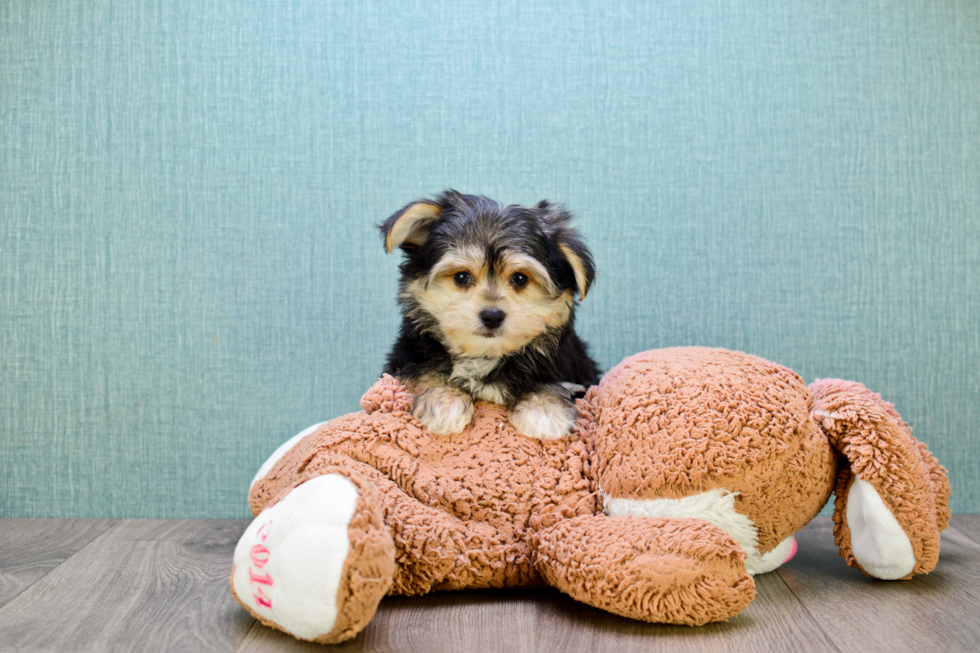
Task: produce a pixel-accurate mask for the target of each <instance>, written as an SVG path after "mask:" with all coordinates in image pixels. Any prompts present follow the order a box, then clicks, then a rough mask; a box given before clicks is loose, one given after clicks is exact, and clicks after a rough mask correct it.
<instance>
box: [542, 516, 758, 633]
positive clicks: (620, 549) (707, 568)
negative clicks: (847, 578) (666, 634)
mask: <svg viewBox="0 0 980 653" xmlns="http://www.w3.org/2000/svg"><path fill="white" fill-rule="evenodd" d="M535 545H536V564H537V567H538V570H539V571H540V572H541V575H542V576H543V577H544V578H545V580H547V581H548V583H549V584H550V585H552V586H554V587H556V588H558V589H560V590H561V591H563V592H565V593H566V594H568V595H569V596H571V597H572V598H574V599H576V600H579V601H582V602H583V603H587V604H589V605H591V606H594V607H597V608H601V609H603V610H607V611H609V612H612V613H615V614H618V615H622V616H624V617H629V618H631V619H639V620H642V621H650V622H654V623H671V624H683V625H688V626H698V625H701V624H705V623H709V622H712V621H724V620H726V619H728V618H729V617H733V616H735V615H736V614H738V613H739V612H741V611H742V610H743V609H744V608H745V607H746V606H747V605H748V604H749V603H750V602H751V601H752V598H753V597H754V596H755V583H754V581H753V580H752V577H751V576H749V575H748V574H747V573H746V571H745V564H744V561H745V552H744V551H743V549H742V547H741V546H739V544H738V543H737V542H736V541H735V540H734V539H732V538H731V536H729V535H728V534H727V533H725V531H723V530H721V529H720V528H718V527H717V526H713V525H712V524H709V523H708V522H706V521H702V520H700V519H664V518H654V517H606V516H605V515H584V516H580V517H575V518H573V519H566V520H563V521H560V522H558V523H557V524H555V525H554V526H552V527H550V528H546V529H544V530H543V531H541V532H540V533H538V534H537V535H536V537H535Z"/></svg>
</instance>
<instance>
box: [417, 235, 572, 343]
mask: <svg viewBox="0 0 980 653" xmlns="http://www.w3.org/2000/svg"><path fill="white" fill-rule="evenodd" d="M464 271H465V272H469V273H470V274H471V275H472V276H473V284H472V285H470V286H467V287H465V288H460V287H459V286H457V285H456V282H455V281H454V276H455V275H456V273H458V272H464ZM517 272H521V273H523V274H525V275H527V277H528V284H527V285H526V286H525V287H524V288H516V287H515V286H514V285H513V284H511V283H510V279H511V277H512V276H513V275H514V274H516V273H517ZM404 294H405V295H407V296H408V297H409V298H411V299H412V300H414V301H415V302H416V303H417V304H418V305H419V307H421V308H422V309H423V310H424V311H425V312H426V313H428V314H429V315H431V316H433V317H434V318H435V319H436V320H437V322H438V333H436V334H434V335H436V336H437V337H439V338H440V339H441V340H442V341H443V343H444V344H445V345H446V347H447V349H449V351H450V353H451V354H453V355H454V356H468V357H483V358H499V357H501V356H504V355H506V354H509V353H512V352H515V351H517V350H519V349H520V348H521V347H524V346H525V345H527V344H528V343H529V342H531V341H532V340H534V338H535V337H537V336H539V335H541V334H542V333H544V332H545V331H547V330H548V329H554V328H560V327H562V326H564V325H565V324H566V323H567V322H568V318H569V315H570V313H571V306H572V301H573V297H572V293H571V292H570V291H564V292H557V289H556V288H555V286H554V284H553V283H552V281H551V278H550V277H549V276H548V273H547V270H545V268H544V266H542V265H541V264H540V263H539V262H538V261H536V260H535V259H533V258H531V257H529V256H526V255H523V254H519V253H505V254H504V255H503V256H501V257H500V260H499V261H498V263H497V266H496V268H495V269H494V270H493V274H491V271H490V269H489V267H488V266H487V262H486V259H485V257H484V253H483V251H482V250H481V249H480V248H476V247H470V248H465V249H460V250H456V251H453V252H451V253H449V254H447V255H446V256H445V257H443V259H442V260H441V261H440V262H439V263H437V264H436V265H435V266H433V268H432V273H431V274H430V275H429V276H428V277H423V278H420V279H416V280H415V281H412V282H410V283H408V284H407V285H406V287H405V290H404ZM486 308H499V309H501V310H503V311H504V312H505V313H506V314H507V317H506V318H505V320H504V323H503V325H502V326H501V327H500V328H499V329H498V330H497V333H496V335H495V336H493V337H486V336H484V335H482V334H483V333H484V332H485V329H484V327H483V324H482V323H481V321H480V311H482V310H484V309H486Z"/></svg>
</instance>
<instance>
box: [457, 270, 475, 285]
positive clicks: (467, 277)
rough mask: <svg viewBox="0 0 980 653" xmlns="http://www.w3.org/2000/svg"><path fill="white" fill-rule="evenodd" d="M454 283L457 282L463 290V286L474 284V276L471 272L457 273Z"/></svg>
mask: <svg viewBox="0 0 980 653" xmlns="http://www.w3.org/2000/svg"><path fill="white" fill-rule="evenodd" d="M453 281H455V282H456V285H457V286H459V287H461V288H462V287H463V286H468V285H470V284H471V283H473V275H472V274H470V273H469V272H457V273H456V274H455V275H454V276H453Z"/></svg>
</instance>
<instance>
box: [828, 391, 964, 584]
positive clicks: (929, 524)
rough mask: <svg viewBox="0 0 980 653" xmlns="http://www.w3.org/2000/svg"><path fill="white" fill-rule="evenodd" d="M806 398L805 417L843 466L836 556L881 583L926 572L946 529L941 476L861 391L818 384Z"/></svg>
mask: <svg viewBox="0 0 980 653" xmlns="http://www.w3.org/2000/svg"><path fill="white" fill-rule="evenodd" d="M810 394H811V410H810V414H811V415H812V416H813V418H814V420H816V422H817V423H818V424H819V425H820V426H821V427H822V428H823V430H824V432H825V433H826V434H827V437H828V438H829V439H830V442H831V444H832V445H833V446H834V448H835V449H836V450H837V451H838V453H839V454H840V455H841V456H842V457H843V458H844V459H845V460H846V465H842V466H841V468H840V470H839V471H838V476H837V484H836V487H835V488H834V494H835V495H836V500H835V502H834V535H835V537H836V539H837V545H838V546H839V547H840V550H841V556H842V557H843V558H844V559H845V560H846V561H847V564H849V565H850V566H852V567H856V568H858V569H860V570H861V571H863V572H864V573H866V574H868V575H869V576H873V577H875V578H881V579H885V580H895V579H904V578H910V577H911V576H913V575H915V574H922V573H928V572H929V571H932V570H933V569H934V568H935V566H936V562H937V561H938V559H939V534H940V532H941V531H942V530H943V529H944V528H945V527H946V525H947V524H948V523H949V507H948V502H949V481H948V480H947V478H946V470H945V469H943V468H942V467H941V466H940V465H939V463H938V462H937V461H936V459H935V458H934V457H933V456H932V454H930V453H929V452H928V450H927V449H926V448H925V445H923V444H922V443H920V442H918V441H917V440H916V439H915V438H914V437H912V433H911V430H910V429H909V427H908V425H907V424H906V423H905V422H903V421H902V419H901V417H900V416H899V415H898V413H897V412H896V411H895V409H894V407H893V406H892V405H891V404H889V403H887V402H885V401H883V400H882V399H881V397H880V396H879V395H877V394H875V393H873V392H871V391H870V390H868V389H867V388H865V387H864V386H863V385H861V384H859V383H853V382H850V381H841V380H838V379H823V380H817V381H815V382H814V383H812V384H811V385H810Z"/></svg>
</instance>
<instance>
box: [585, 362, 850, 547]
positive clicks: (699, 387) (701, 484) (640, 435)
mask: <svg viewBox="0 0 980 653" xmlns="http://www.w3.org/2000/svg"><path fill="white" fill-rule="evenodd" d="M590 396H591V397H592V398H593V399H592V401H593V403H594V404H595V405H596V406H597V408H598V417H597V425H596V428H595V429H593V430H591V431H589V432H588V434H587V436H586V437H587V439H588V441H589V443H590V445H591V449H592V451H593V465H594V470H595V471H594V474H595V477H596V479H597V481H598V484H599V486H600V487H601V488H602V491H603V493H604V494H606V495H608V496H613V497H617V498H629V499H662V498H669V499H678V498H681V497H689V496H692V495H695V494H699V493H702V492H706V491H708V490H713V489H716V488H724V489H726V490H728V491H731V492H738V493H739V494H738V498H737V500H736V501H737V504H738V510H739V512H741V513H742V514H745V515H747V516H748V517H749V518H750V519H751V520H752V521H753V523H754V524H755V526H756V528H757V529H758V550H759V553H765V552H767V551H769V550H771V549H772V548H773V547H775V546H776V545H777V544H779V543H780V542H782V541H783V540H784V539H785V538H786V537H788V536H789V535H792V534H793V533H795V532H796V531H798V530H799V529H800V528H802V527H803V525H804V524H806V523H807V522H809V521H810V520H811V519H813V517H815V516H816V515H817V513H818V512H819V511H820V509H821V508H822V507H823V505H824V504H825V503H826V502H827V498H828V497H829V496H830V489H831V488H832V487H833V480H834V475H835V461H834V452H833V450H832V448H831V446H830V444H829V442H828V441H827V438H826V436H825V435H824V434H823V433H822V432H820V430H819V428H818V427H817V425H816V424H814V423H813V422H812V421H811V419H810V415H809V411H808V406H807V398H808V391H807V387H806V385H805V384H804V383H803V381H802V380H801V379H800V377H798V376H797V375H796V374H795V373H794V372H792V371H791V370H789V369H787V368H785V367H782V366H781V365H776V364H775V363H770V362H768V361H765V360H763V359H761V358H757V357H755V356H749V355H747V354H742V353H739V352H732V351H725V350H717V349H708V348H703V347H685V348H677V349H659V350H654V351H648V352H643V353H641V354H636V355H635V356H630V357H629V358H627V359H625V360H624V361H623V362H622V363H620V364H619V365H617V366H616V367H615V368H613V370H611V371H610V372H609V373H608V374H606V376H605V378H603V380H602V382H601V383H600V385H599V386H598V388H594V389H593V391H592V393H591V395H590ZM785 506H794V509H793V510H786V509H785Z"/></svg>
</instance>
